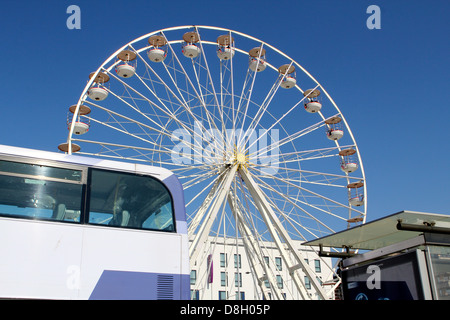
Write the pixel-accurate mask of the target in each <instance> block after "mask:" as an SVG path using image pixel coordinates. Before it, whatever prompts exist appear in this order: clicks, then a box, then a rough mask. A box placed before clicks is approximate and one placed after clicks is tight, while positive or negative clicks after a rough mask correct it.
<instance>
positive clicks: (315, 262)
mask: <svg viewBox="0 0 450 320" xmlns="http://www.w3.org/2000/svg"><path fill="white" fill-rule="evenodd" d="M314 268H315V270H316V272H321V268H320V260H314Z"/></svg>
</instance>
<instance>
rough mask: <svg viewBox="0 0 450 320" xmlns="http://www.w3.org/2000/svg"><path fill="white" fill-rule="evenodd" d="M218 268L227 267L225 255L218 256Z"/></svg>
mask: <svg viewBox="0 0 450 320" xmlns="http://www.w3.org/2000/svg"><path fill="white" fill-rule="evenodd" d="M220 266H221V267H223V268H225V267H226V266H227V254H226V253H221V254H220Z"/></svg>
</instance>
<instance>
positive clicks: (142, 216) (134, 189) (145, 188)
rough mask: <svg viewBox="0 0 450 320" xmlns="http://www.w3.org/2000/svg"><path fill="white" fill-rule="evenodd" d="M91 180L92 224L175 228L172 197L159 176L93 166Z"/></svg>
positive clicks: (149, 228)
mask: <svg viewBox="0 0 450 320" xmlns="http://www.w3.org/2000/svg"><path fill="white" fill-rule="evenodd" d="M90 181H91V183H90V188H89V190H90V195H89V223H91V224H100V225H108V226H115V227H126V228H137V229H148V230H163V231H175V228H174V218H173V216H174V215H173V206H172V199H171V196H170V194H169V191H168V190H167V189H166V187H165V186H164V185H163V184H162V183H161V182H159V181H157V180H156V179H154V178H151V177H148V176H139V175H133V174H129V173H120V172H112V171H104V170H96V169H93V170H92V171H91V179H90Z"/></svg>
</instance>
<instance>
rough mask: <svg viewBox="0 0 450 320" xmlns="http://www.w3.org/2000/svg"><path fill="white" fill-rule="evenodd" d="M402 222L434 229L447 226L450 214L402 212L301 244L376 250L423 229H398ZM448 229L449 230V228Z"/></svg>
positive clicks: (407, 237)
mask: <svg viewBox="0 0 450 320" xmlns="http://www.w3.org/2000/svg"><path fill="white" fill-rule="evenodd" d="M399 220H400V221H401V222H402V224H411V225H417V226H424V225H425V224H433V226H434V227H437V228H450V215H443V214H435V213H423V212H414V211H401V212H398V213H394V214H392V215H389V216H386V217H383V218H381V219H378V220H374V221H371V222H367V223H366V224H363V225H359V226H356V227H353V228H351V229H347V230H344V231H341V232H337V233H334V234H332V235H329V236H326V237H323V238H319V239H315V240H312V241H308V242H305V243H302V244H303V245H309V246H319V245H322V246H323V247H332V248H343V247H348V248H352V249H362V250H375V249H379V248H383V247H386V246H388V245H391V244H394V243H398V242H401V241H405V240H408V239H411V238H415V237H417V236H418V235H419V234H421V233H423V231H405V230H398V229H397V224H398V222H399ZM449 230H450V229H449Z"/></svg>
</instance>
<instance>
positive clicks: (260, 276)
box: [228, 192, 283, 300]
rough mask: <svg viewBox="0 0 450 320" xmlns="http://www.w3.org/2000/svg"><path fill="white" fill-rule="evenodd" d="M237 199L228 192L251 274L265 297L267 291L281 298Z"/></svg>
mask: <svg viewBox="0 0 450 320" xmlns="http://www.w3.org/2000/svg"><path fill="white" fill-rule="evenodd" d="M237 200H238V199H237V198H236V197H235V196H233V194H232V193H231V192H230V193H229V194H228V205H229V206H230V208H231V211H232V212H233V214H234V216H235V217H236V219H237V224H238V229H239V232H240V234H241V237H242V241H243V244H244V248H245V250H246V252H247V257H248V258H249V263H250V267H251V269H252V270H253V274H254V276H255V277H256V279H257V281H258V285H259V287H260V289H261V291H262V293H263V295H264V297H265V298H266V299H269V294H268V293H269V292H273V293H274V297H275V298H276V299H278V300H282V299H283V295H282V293H281V291H280V289H279V288H278V285H277V282H276V280H275V276H274V274H273V272H272V270H271V269H270V268H268V266H267V263H266V262H265V261H264V257H263V256H262V255H261V248H260V246H259V245H258V241H257V240H256V239H255V237H254V236H253V234H252V232H251V230H250V228H249V227H248V225H247V224H246V223H245V222H244V217H243V214H242V212H241V210H240V209H239V207H238V206H236V205H235V204H236V201H237ZM264 280H267V281H268V282H269V288H267V287H266V285H265V283H264Z"/></svg>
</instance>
